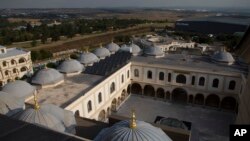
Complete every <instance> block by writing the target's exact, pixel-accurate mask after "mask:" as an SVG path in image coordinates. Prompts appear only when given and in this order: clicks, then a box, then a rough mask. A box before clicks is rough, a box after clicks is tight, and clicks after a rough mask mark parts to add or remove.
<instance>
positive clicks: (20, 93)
mask: <svg viewBox="0 0 250 141" xmlns="http://www.w3.org/2000/svg"><path fill="white" fill-rule="evenodd" d="M2 91H4V92H6V93H8V94H10V95H13V96H14V97H16V98H21V99H23V100H25V98H27V97H29V96H32V95H33V94H34V93H35V91H36V89H35V87H33V86H32V85H30V84H29V83H27V82H25V81H21V80H16V81H14V82H9V83H8V84H6V85H4V87H3V89H2Z"/></svg>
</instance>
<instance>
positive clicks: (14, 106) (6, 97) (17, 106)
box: [0, 91, 24, 116]
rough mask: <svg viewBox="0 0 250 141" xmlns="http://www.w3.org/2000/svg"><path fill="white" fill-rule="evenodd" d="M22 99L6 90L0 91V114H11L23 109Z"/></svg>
mask: <svg viewBox="0 0 250 141" xmlns="http://www.w3.org/2000/svg"><path fill="white" fill-rule="evenodd" d="M23 107H24V102H23V100H20V99H17V98H15V97H13V96H11V95H10V94H8V93H6V92H1V91H0V114H3V115H7V116H12V115H13V114H15V113H17V112H19V111H21V110H23Z"/></svg>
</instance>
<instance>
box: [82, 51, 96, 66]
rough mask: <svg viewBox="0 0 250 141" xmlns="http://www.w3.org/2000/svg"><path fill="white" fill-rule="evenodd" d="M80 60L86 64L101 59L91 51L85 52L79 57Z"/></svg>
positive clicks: (91, 63)
mask: <svg viewBox="0 0 250 141" xmlns="http://www.w3.org/2000/svg"><path fill="white" fill-rule="evenodd" d="M78 60H79V62H80V63H82V64H83V65H85V66H88V65H93V64H94V63H95V62H98V61H99V60H100V59H99V58H98V57H97V56H96V55H95V54H93V53H91V52H84V53H82V54H81V55H80V57H79V59H78Z"/></svg>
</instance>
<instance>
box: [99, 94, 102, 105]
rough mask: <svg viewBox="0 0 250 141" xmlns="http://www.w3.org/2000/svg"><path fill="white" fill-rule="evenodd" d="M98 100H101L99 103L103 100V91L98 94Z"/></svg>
mask: <svg viewBox="0 0 250 141" xmlns="http://www.w3.org/2000/svg"><path fill="white" fill-rule="evenodd" d="M98 102H99V103H101V102H102V93H101V92H100V93H99V94H98Z"/></svg>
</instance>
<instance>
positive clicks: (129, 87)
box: [127, 84, 131, 95]
mask: <svg viewBox="0 0 250 141" xmlns="http://www.w3.org/2000/svg"><path fill="white" fill-rule="evenodd" d="M130 89H131V86H130V84H129V85H128V87H127V93H128V95H129V94H130Z"/></svg>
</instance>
